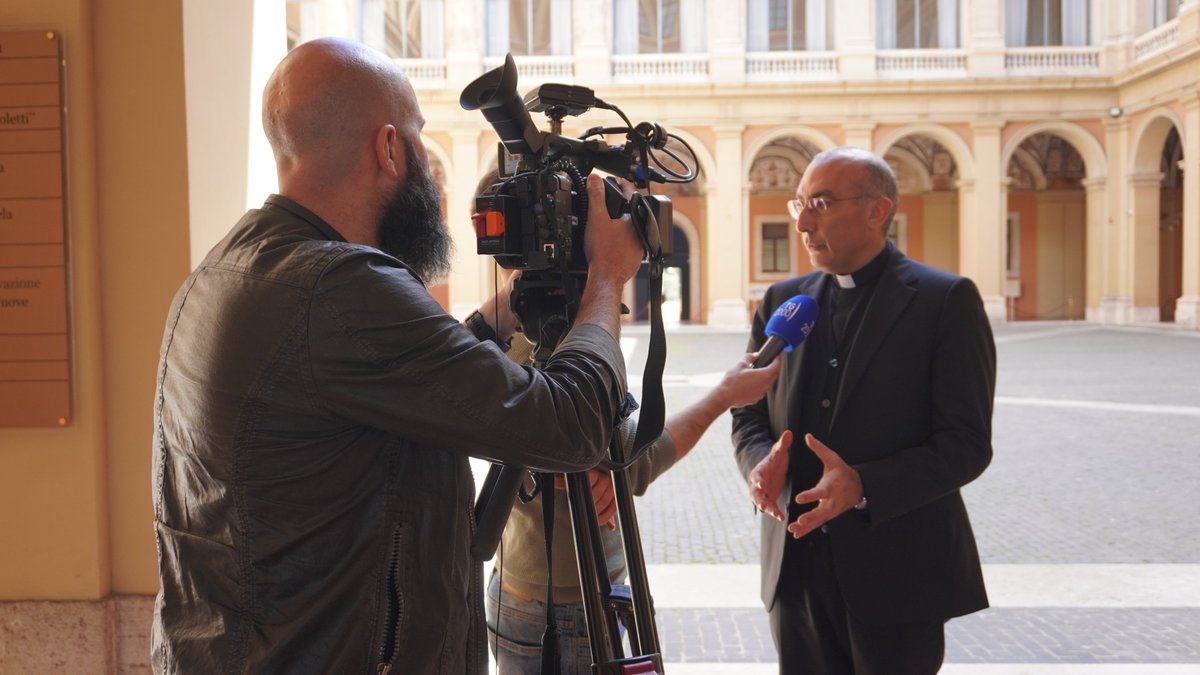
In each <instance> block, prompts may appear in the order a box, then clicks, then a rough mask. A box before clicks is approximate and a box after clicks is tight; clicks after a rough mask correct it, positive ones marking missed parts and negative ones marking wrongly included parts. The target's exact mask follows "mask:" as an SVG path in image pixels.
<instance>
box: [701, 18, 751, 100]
mask: <svg viewBox="0 0 1200 675" xmlns="http://www.w3.org/2000/svg"><path fill="white" fill-rule="evenodd" d="M705 5H706V6H707V12H708V16H706V17H705V18H706V19H707V20H708V26H707V32H708V64H709V71H708V74H709V77H710V79H711V80H712V82H713V84H740V83H743V82H745V81H746V41H745V38H744V36H745V34H746V30H745V25H746V1H745V0H735V1H733V2H730V1H728V0H726V1H724V2H721V1H719V0H710V1H709V2H706V3H705Z"/></svg>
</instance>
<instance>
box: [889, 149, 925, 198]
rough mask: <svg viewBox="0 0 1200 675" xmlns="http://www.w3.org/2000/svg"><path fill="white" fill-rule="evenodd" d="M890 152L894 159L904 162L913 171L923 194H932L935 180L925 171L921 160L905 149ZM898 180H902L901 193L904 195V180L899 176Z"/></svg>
mask: <svg viewBox="0 0 1200 675" xmlns="http://www.w3.org/2000/svg"><path fill="white" fill-rule="evenodd" d="M889 152H891V153H892V156H893V157H896V158H897V159H898V160H900V161H901V162H903V164H904V165H905V166H906V167H908V168H909V169H910V170H911V172H912V173H911V175H912V176H914V177H915V178H916V179H917V182H918V183H919V188H920V191H921V192H930V191H932V190H933V179H932V178H931V177H930V175H929V172H928V171H927V170H926V169H925V165H924V164H923V163H922V162H921V160H920V159H918V158H917V157H915V156H914V155H913V154H912V153H911V152H909V151H908V150H905V149H903V148H898V147H896V148H891V149H890V150H889ZM897 178H900V192H901V193H903V192H904V179H903V178H901V177H900V176H897Z"/></svg>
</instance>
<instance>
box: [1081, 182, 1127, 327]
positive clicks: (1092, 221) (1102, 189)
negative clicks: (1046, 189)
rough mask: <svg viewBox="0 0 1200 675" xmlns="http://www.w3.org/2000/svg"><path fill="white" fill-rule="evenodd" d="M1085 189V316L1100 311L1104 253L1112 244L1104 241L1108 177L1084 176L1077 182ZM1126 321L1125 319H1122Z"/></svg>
mask: <svg viewBox="0 0 1200 675" xmlns="http://www.w3.org/2000/svg"><path fill="white" fill-rule="evenodd" d="M1080 182H1081V183H1082V184H1083V189H1084V190H1085V191H1086V196H1085V197H1084V213H1085V217H1086V218H1087V226H1086V227H1087V229H1086V230H1085V234H1084V247H1085V249H1086V250H1085V257H1084V269H1085V276H1084V291H1083V297H1084V315H1083V316H1084V319H1085V320H1086V319H1087V318H1089V317H1096V316H1098V315H1099V314H1100V306H1101V300H1102V298H1103V297H1104V295H1105V294H1104V286H1105V283H1104V278H1105V261H1106V259H1107V258H1108V256H1106V255H1105V252H1106V251H1107V250H1108V247H1109V246H1111V242H1109V241H1107V240H1106V236H1107V235H1109V234H1110V231H1109V228H1108V227H1107V225H1108V222H1109V215H1108V204H1107V201H1108V182H1109V179H1108V178H1107V177H1104V176H1101V177H1098V178H1085V179H1083V180H1082V181H1080ZM1125 321H1127V319H1126V320H1125Z"/></svg>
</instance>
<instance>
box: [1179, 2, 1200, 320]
mask: <svg viewBox="0 0 1200 675" xmlns="http://www.w3.org/2000/svg"><path fill="white" fill-rule="evenodd" d="M1180 11H1182V9H1181V10H1180ZM1175 323H1178V324H1181V325H1184V326H1188V327H1189V328H1195V329H1197V330H1200V95H1197V94H1195V93H1193V94H1192V95H1191V96H1190V98H1188V99H1187V100H1186V101H1185V102H1184V113H1183V296H1182V297H1180V298H1179V301H1178V302H1177V303H1176V304H1175Z"/></svg>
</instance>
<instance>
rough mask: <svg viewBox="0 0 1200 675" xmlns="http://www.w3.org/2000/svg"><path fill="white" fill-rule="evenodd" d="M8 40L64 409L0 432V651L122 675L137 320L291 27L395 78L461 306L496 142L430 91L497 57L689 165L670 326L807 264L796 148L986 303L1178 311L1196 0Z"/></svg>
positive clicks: (124, 21) (130, 562) (30, 7)
mask: <svg viewBox="0 0 1200 675" xmlns="http://www.w3.org/2000/svg"><path fill="white" fill-rule="evenodd" d="M15 30H53V31H56V32H57V33H58V34H59V35H61V38H62V40H63V47H64V51H63V63H62V74H63V80H62V81H63V100H64V105H65V111H64V113H63V119H64V124H65V130H64V134H63V138H64V157H65V160H64V167H63V173H64V185H65V186H66V188H65V192H64V194H65V195H66V197H65V200H64V203H65V209H66V224H67V225H66V229H67V248H68V256H67V260H68V262H67V267H68V270H67V274H68V278H69V281H70V283H69V294H70V295H69V313H70V317H69V321H70V326H71V335H70V342H71V365H70V371H71V390H72V399H73V400H72V410H73V413H72V417H71V418H70V419H69V420H67V421H66V422H65V423H64V424H63V425H62V426H60V427H55V428H0V664H3V669H6V670H12V671H13V672H44V671H48V670H50V669H52V668H53V669H59V668H62V667H63V666H67V665H69V666H70V667H71V669H72V670H78V671H81V672H143V671H145V669H146V658H147V650H148V637H147V625H148V616H149V614H148V612H149V608H150V605H151V603H152V598H153V594H154V593H155V591H156V590H157V576H156V554H155V550H154V541H153V536H152V527H151V524H152V521H153V514H152V512H151V504H150V493H149V488H150V476H149V471H150V469H149V466H150V438H149V434H150V429H151V413H152V410H153V405H154V402H153V400H152V399H153V391H154V378H155V368H156V364H157V355H158V349H159V342H160V340H161V335H162V321H163V317H164V316H165V313H166V309H167V306H168V304H169V301H170V298H171V295H172V294H173V293H174V290H175V288H176V287H177V286H178V284H179V283H180V282H181V281H182V280H183V278H184V277H185V276H186V275H187V273H188V271H189V270H190V269H191V267H192V266H193V265H194V264H195V263H196V262H197V261H198V260H199V259H200V258H201V257H203V255H204V253H205V252H206V251H207V250H208V248H209V247H210V246H211V245H212V244H213V243H215V242H216V240H217V239H219V238H220V237H221V236H222V235H223V234H224V232H225V231H226V230H227V229H228V228H229V227H230V226H231V225H232V223H233V222H234V221H235V220H236V219H237V217H238V216H239V215H240V214H241V213H242V212H243V211H244V210H245V209H246V208H247V207H248V206H253V205H256V204H258V203H261V201H262V198H263V197H264V196H265V194H267V193H268V192H270V191H271V190H272V189H273V185H274V173H273V168H272V166H271V161H270V153H269V152H268V151H266V150H265V148H264V141H263V138H262V134H261V130H260V126H259V122H258V111H257V106H258V100H259V92H260V91H261V86H262V83H263V82H264V81H265V78H266V76H267V74H269V72H270V70H271V68H272V67H273V66H274V64H275V63H276V62H277V61H278V59H279V58H280V57H281V56H282V55H283V54H284V52H285V50H286V49H287V47H288V43H289V42H291V43H295V42H298V41H303V40H306V39H310V38H312V37H315V36H319V35H342V36H347V37H352V38H355V39H360V40H363V41H365V42H368V43H371V44H374V45H377V46H379V47H380V48H382V49H385V50H387V51H388V52H389V53H391V54H392V55H393V56H395V57H396V58H397V59H398V60H399V63H400V64H401V65H402V66H403V67H404V68H405V69H406V71H407V72H409V74H410V77H411V78H412V80H413V82H414V84H415V85H416V87H417V90H418V95H419V98H420V102H421V106H422V109H423V112H424V114H425V116H426V118H427V119H428V125H427V127H426V136H425V141H426V144H427V146H428V147H429V150H430V156H431V157H432V158H433V159H434V160H435V162H434V163H435V167H434V171H435V174H436V175H437V177H438V180H439V183H440V184H441V185H442V187H443V191H444V196H445V204H446V212H447V217H448V220H449V222H450V223H451V227H452V229H453V230H454V232H455V234H456V239H457V240H458V253H457V259H456V264H455V269H456V272H455V274H454V276H453V277H452V278H451V279H450V280H449V282H448V284H446V285H445V286H443V287H440V288H437V289H435V293H436V294H437V295H438V297H439V298H440V299H441V300H442V301H443V302H444V304H445V305H446V307H448V308H450V309H451V310H452V311H454V312H455V313H456V314H459V315H462V314H465V313H466V312H468V311H470V309H473V308H474V307H475V306H476V305H477V304H478V303H479V301H480V300H481V299H482V298H483V297H485V296H486V295H487V294H489V293H490V288H491V283H492V278H493V275H492V269H491V268H492V265H491V263H490V261H488V260H486V259H484V258H481V257H479V256H476V255H475V254H474V250H475V247H474V242H473V240H472V239H471V229H470V226H469V222H470V220H469V217H470V210H471V207H470V203H471V196H472V194H473V191H474V189H475V185H476V182H477V180H478V178H479V177H480V176H481V175H482V174H483V172H484V171H485V170H486V169H487V168H489V167H490V166H491V165H492V164H493V162H494V161H495V148H496V136H495V133H494V131H493V130H492V129H491V128H490V127H488V126H487V124H486V122H485V121H484V120H483V118H482V116H481V115H479V114H478V113H476V112H467V111H464V110H463V109H462V108H461V107H460V106H459V104H458V97H459V93H460V92H461V90H462V88H463V86H465V85H466V84H467V83H468V82H470V81H471V80H472V79H474V78H475V77H477V76H478V75H479V74H481V73H482V72H484V71H485V70H486V69H488V68H490V67H494V66H495V65H496V64H498V63H499V62H500V60H501V58H502V56H503V54H504V53H506V52H509V51H511V52H513V53H514V54H515V55H516V58H517V64H518V68H519V70H520V72H521V75H522V80H521V83H520V85H519V86H520V90H521V91H522V92H524V91H527V90H529V89H531V88H533V87H535V86H537V85H538V84H539V83H543V82H567V83H576V84H580V85H584V86H587V87H590V88H592V89H594V90H595V92H596V94H597V95H598V96H600V97H601V98H603V99H604V100H606V101H609V102H611V103H614V104H616V105H618V106H619V107H620V108H622V109H623V110H624V111H625V112H626V113H627V114H628V115H629V116H630V117H631V118H632V119H633V120H634V121H635V122H638V121H654V122H659V123H661V124H663V125H664V126H666V127H667V128H668V130H670V131H672V132H674V133H675V134H677V135H678V136H679V137H680V138H682V139H683V140H684V141H686V143H687V144H688V145H689V146H690V147H691V148H692V149H693V150H694V152H695V156H696V161H697V165H698V166H697V168H698V170H699V172H700V177H699V178H698V180H696V181H694V182H693V183H690V184H687V185H684V186H679V187H677V188H676V189H674V190H672V191H670V192H669V193H668V194H669V195H670V196H671V197H672V200H673V203H674V207H675V208H674V212H675V218H674V225H675V226H676V234H675V241H676V243H677V246H676V250H677V253H676V254H674V256H673V258H672V259H671V260H670V261H669V266H668V277H667V283H666V287H667V289H668V293H669V295H670V304H669V306H670V308H671V309H670V311H671V313H672V317H673V318H677V319H678V320H680V321H685V322H692V323H700V324H707V325H712V326H721V327H732V328H738V329H740V328H743V327H745V326H746V325H747V324H748V321H749V317H750V312H751V311H752V310H753V309H754V308H755V307H756V304H757V301H758V298H760V297H761V293H762V291H763V290H764V289H765V288H766V287H767V286H768V285H769V284H771V283H773V282H774V281H777V280H779V279H783V278H787V277H788V276H791V275H794V274H799V273H802V272H805V271H807V270H808V266H807V261H806V256H804V255H803V253H802V251H801V248H800V245H799V241H798V239H797V235H796V233H795V231H794V229H793V227H792V225H793V224H792V223H791V222H790V220H789V218H788V217H787V209H786V206H785V205H786V201H787V199H788V198H790V197H791V196H792V194H793V192H794V189H795V186H796V183H797V182H798V180H799V177H800V175H801V174H802V173H803V171H804V168H805V167H806V166H807V164H808V162H809V161H810V160H811V157H812V156H813V155H814V154H815V153H816V152H819V151H820V150H823V149H826V148H829V147H833V146H836V145H855V146H861V147H865V148H870V149H873V150H875V151H876V152H878V153H880V154H882V155H883V156H884V157H885V158H886V159H887V160H888V161H889V162H890V163H891V164H892V166H893V167H895V168H896V171H897V174H898V175H899V177H900V179H901V184H902V197H901V200H900V205H899V210H898V216H897V219H896V224H895V226H894V228H893V237H894V238H895V241H896V243H897V245H898V246H900V247H901V248H902V249H904V250H905V251H906V252H907V253H908V254H909V255H910V256H912V257H913V258H916V259H919V260H923V261H926V262H929V263H931V264H933V265H936V266H938V267H942V268H945V269H948V270H953V271H956V272H958V273H960V274H964V275H966V276H969V277H971V278H972V279H974V280H975V282H976V283H977V284H978V286H979V288H980V290H981V292H982V294H983V297H984V301H985V303H986V305H987V309H988V312H989V314H990V315H991V316H992V318H993V319H994V320H996V321H1023V320H1049V319H1055V320H1060V319H1072V320H1081V321H1091V322H1097V323H1106V324H1133V323H1148V322H1157V323H1171V324H1172V325H1175V326H1178V327H1180V328H1183V329H1189V330H1198V329H1200V0H1182V1H1181V2H1175V1H1173V0H1090V1H1089V0H922V1H921V2H913V1H911V0H836V1H835V0H790V1H775V0H732V1H716V0H655V1H649V2H647V1H645V0H639V1H637V2H635V1H634V0H577V1H576V2H570V1H564V0H301V1H299V2H284V1H283V0H254V1H253V2H249V1H246V0H167V1H162V0H104V1H103V2H101V1H99V0H13V1H12V2H6V3H5V4H4V5H3V7H2V8H0V31H15ZM2 56H3V54H2V53H0V57H2ZM2 108H4V102H3V101H0V109H2ZM537 122H538V124H539V126H541V127H542V128H543V129H546V128H548V125H547V124H546V122H545V120H544V119H537ZM614 122H615V118H613V117H612V116H611V115H610V114H609V113H607V112H604V111H591V112H589V113H587V114H585V115H583V116H581V117H578V118H570V119H568V121H567V123H566V127H567V132H568V133H572V134H574V133H578V132H580V131H582V130H584V129H588V128H590V127H593V126H598V125H609V124H613V123H614ZM0 151H2V150H0ZM627 293H628V303H629V304H630V305H631V307H635V308H636V307H637V306H638V304H639V303H638V298H639V296H638V292H637V289H636V288H635V287H633V286H631V288H630V289H629V290H628V291H627Z"/></svg>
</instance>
